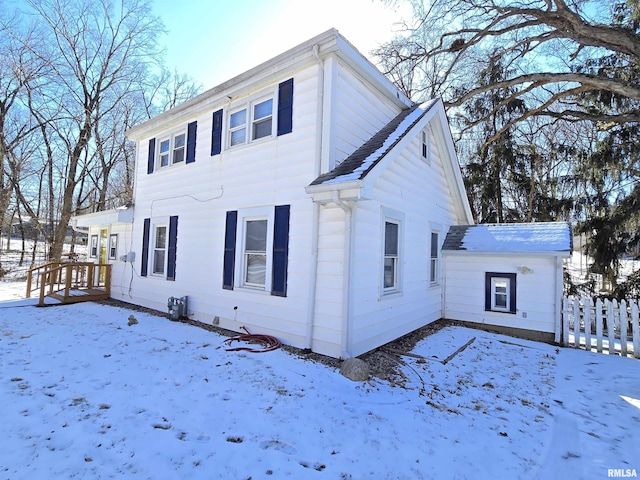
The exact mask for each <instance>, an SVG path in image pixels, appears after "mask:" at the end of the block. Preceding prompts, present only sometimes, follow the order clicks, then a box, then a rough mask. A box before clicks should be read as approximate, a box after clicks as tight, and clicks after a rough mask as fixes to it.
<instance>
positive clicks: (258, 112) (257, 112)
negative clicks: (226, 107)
mask: <svg viewBox="0 0 640 480" xmlns="http://www.w3.org/2000/svg"><path fill="white" fill-rule="evenodd" d="M247 132H251V133H250V135H248V134H247ZM272 135H273V98H268V99H266V100H264V98H263V99H261V100H259V101H255V102H250V103H249V104H248V105H247V104H245V105H244V106H243V108H241V109H239V110H238V109H236V110H235V111H232V112H231V115H229V146H230V147H235V146H236V145H245V144H246V143H249V142H253V141H254V140H259V139H260V138H265V137H271V136H272Z"/></svg>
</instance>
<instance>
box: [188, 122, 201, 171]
mask: <svg viewBox="0 0 640 480" xmlns="http://www.w3.org/2000/svg"><path fill="white" fill-rule="evenodd" d="M197 131H198V122H191V123H190V124H189V125H187V161H186V163H193V162H195V161H196V134H197Z"/></svg>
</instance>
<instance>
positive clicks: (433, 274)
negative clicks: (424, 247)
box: [429, 230, 440, 285]
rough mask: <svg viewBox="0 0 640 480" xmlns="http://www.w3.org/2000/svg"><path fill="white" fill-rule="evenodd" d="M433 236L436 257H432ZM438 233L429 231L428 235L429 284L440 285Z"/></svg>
mask: <svg viewBox="0 0 640 480" xmlns="http://www.w3.org/2000/svg"><path fill="white" fill-rule="evenodd" d="M434 236H435V247H436V256H435V257H434V256H433V240H434ZM439 280H440V232H439V231H438V230H431V232H430V235H429V284H430V285H438V284H439V283H440V281H439Z"/></svg>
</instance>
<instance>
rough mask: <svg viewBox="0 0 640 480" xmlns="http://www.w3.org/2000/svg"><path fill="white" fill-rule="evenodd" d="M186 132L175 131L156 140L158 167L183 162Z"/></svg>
mask: <svg viewBox="0 0 640 480" xmlns="http://www.w3.org/2000/svg"><path fill="white" fill-rule="evenodd" d="M186 138H187V134H186V133H185V132H177V133H174V134H173V135H171V136H169V137H165V138H161V139H160V141H159V142H158V159H159V160H158V162H159V164H158V166H159V167H160V168H163V167H168V166H169V165H175V164H176V163H181V162H184V158H185V147H186Z"/></svg>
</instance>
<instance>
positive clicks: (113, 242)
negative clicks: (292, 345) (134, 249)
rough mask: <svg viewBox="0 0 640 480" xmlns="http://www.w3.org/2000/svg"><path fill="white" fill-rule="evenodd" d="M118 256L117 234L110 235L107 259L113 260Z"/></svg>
mask: <svg viewBox="0 0 640 480" xmlns="http://www.w3.org/2000/svg"><path fill="white" fill-rule="evenodd" d="M117 256H118V234H117V233H112V234H110V235H109V252H108V254H107V257H108V258H109V260H115V259H116V258H117Z"/></svg>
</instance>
